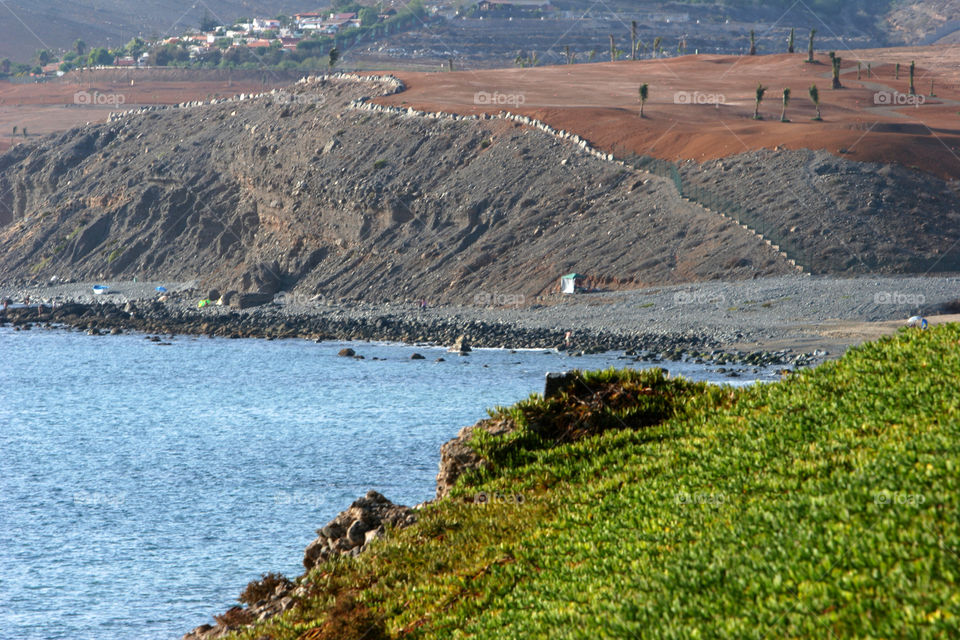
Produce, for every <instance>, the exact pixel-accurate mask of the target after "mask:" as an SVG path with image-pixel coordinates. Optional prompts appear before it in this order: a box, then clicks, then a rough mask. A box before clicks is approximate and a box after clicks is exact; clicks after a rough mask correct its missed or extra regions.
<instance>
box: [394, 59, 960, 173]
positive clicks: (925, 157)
mask: <svg viewBox="0 0 960 640" xmlns="http://www.w3.org/2000/svg"><path fill="white" fill-rule="evenodd" d="M839 55H841V57H842V58H843V63H842V68H843V76H842V79H843V84H844V88H843V89H841V90H837V91H834V90H832V89H830V61H829V58H827V56H826V55H823V54H818V55H817V61H818V64H806V63H805V62H804V59H805V52H804V54H798V55H792V56H791V55H785V54H784V55H770V56H706V55H700V56H686V57H682V58H672V59H666V60H652V61H640V62H632V61H622V62H616V63H610V62H607V63H602V64H590V65H587V64H583V65H564V66H552V67H536V68H526V69H519V68H518V69H499V70H482V71H464V72H457V73H432V74H427V73H410V72H408V73H400V74H398V75H399V76H400V77H401V78H402V79H403V80H404V82H405V83H406V84H407V86H408V87H409V91H407V92H405V93H403V94H398V95H393V96H390V97H388V98H384V99H382V100H380V102H382V103H383V104H392V105H403V106H407V105H410V106H414V107H417V108H423V109H429V110H444V111H451V112H456V113H483V112H486V113H496V112H498V111H500V110H507V111H510V112H515V113H523V114H526V115H531V116H534V117H537V118H539V119H542V120H544V121H546V122H548V123H550V124H551V125H553V126H555V127H557V128H560V129H566V130H570V131H575V132H577V133H579V134H580V135H582V136H584V137H585V138H587V139H589V140H590V141H591V142H592V143H593V144H594V146H597V147H600V148H602V149H605V150H607V151H612V152H614V153H617V154H620V155H622V154H626V153H637V154H641V155H651V156H655V157H658V158H664V159H668V160H679V159H685V160H696V161H698V162H703V161H707V160H715V159H717V158H723V157H728V156H731V155H736V154H739V153H743V152H746V151H754V150H757V149H775V148H781V149H793V150H799V149H814V150H820V149H822V150H825V151H829V152H830V153H833V154H836V155H843V157H845V158H847V159H850V160H857V161H861V162H880V163H885V164H887V163H897V164H900V165H903V166H906V167H917V168H919V169H922V170H924V171H928V172H930V173H934V174H936V175H939V176H941V177H944V178H958V177H960V152H958V150H960V120H958V119H957V111H958V109H960V52H958V51H956V50H953V49H951V48H948V47H922V48H914V49H883V50H870V51H849V50H847V51H840V52H839ZM911 60H916V62H917V74H916V82H915V86H916V89H917V91H918V92H919V93H921V94H924V95H923V96H922V104H921V105H920V106H906V105H891V104H889V103H887V104H884V100H886V99H887V97H890V99H891V101H892V100H897V101H906V100H907V99H908V96H906V95H905V94H907V93H908V90H909V86H908V85H909V83H908V70H907V69H908V66H909V63H910V61H911ZM858 62H859V63H860V65H861V79H860V80H857V63H858ZM898 62H899V63H901V72H900V78H899V80H897V79H895V75H896V67H895V64H896V63H898ZM868 65H869V66H870V73H869V74H868ZM931 81H933V82H934V93H936V97H930V96H928V95H925V94H927V93H929V90H930V86H931V84H930V83H931ZM643 83H647V84H649V87H650V99H649V101H648V103H647V105H646V108H645V114H646V116H647V117H646V118H644V119H642V120H641V119H640V118H639V117H638V116H639V107H640V105H639V99H638V88H639V87H640V85H641V84H643ZM758 83H762V84H763V85H764V86H766V87H768V91H767V93H766V97H765V100H764V102H763V104H762V105H761V109H760V114H761V116H762V117H763V120H761V121H758V120H754V119H753V117H752V116H753V113H754V106H755V99H754V97H755V90H756V87H757V84H758ZM812 84H816V85H818V87H819V90H820V99H821V103H822V112H823V118H824V120H825V122H813V121H812V118H813V116H814V115H815V110H814V106H813V104H812V102H811V101H810V99H809V97H808V95H807V90H808V88H809V87H810V86H811V85H812ZM785 87H789V88H790V89H791V90H792V100H791V102H790V106H789V109H788V111H787V115H788V118H789V119H790V120H791V122H790V123H781V122H780V113H781V97H782V90H783V89H784V88H785ZM894 92H896V95H895V94H894ZM878 95H880V96H881V97H879V98H877V96H878ZM488 97H489V98H488ZM487 101H488V102H487Z"/></svg>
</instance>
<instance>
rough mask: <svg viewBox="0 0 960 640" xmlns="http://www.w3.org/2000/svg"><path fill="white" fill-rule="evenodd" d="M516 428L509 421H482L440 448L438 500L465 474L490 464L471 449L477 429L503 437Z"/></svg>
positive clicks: (467, 428) (461, 431) (464, 429)
mask: <svg viewBox="0 0 960 640" xmlns="http://www.w3.org/2000/svg"><path fill="white" fill-rule="evenodd" d="M515 428H516V426H515V425H514V424H513V423H512V422H510V421H507V420H481V421H480V422H478V423H477V424H475V425H473V426H470V427H464V428H463V429H461V430H460V432H459V433H458V434H457V437H456V438H453V439H452V440H448V441H447V442H445V443H444V444H443V445H442V446H441V447H440V470H439V472H438V473H437V499H438V500H439V499H440V498H443V497H444V496H446V495H447V494H448V493H450V489H452V488H453V485H454V484H456V482H457V479H458V478H459V477H460V476H461V475H463V474H464V472H466V471H469V470H471V469H477V468H480V467H483V466H486V465H488V464H489V463H488V462H487V461H486V460H484V459H483V458H481V457H480V454H478V453H477V452H476V451H474V450H473V449H472V448H471V447H470V440H471V439H472V438H473V432H474V430H475V429H483V430H484V431H486V432H487V433H489V434H491V435H495V436H496V435H501V434H504V433H508V432H510V431H513V430H514V429H515Z"/></svg>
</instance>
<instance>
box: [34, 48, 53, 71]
mask: <svg viewBox="0 0 960 640" xmlns="http://www.w3.org/2000/svg"><path fill="white" fill-rule="evenodd" d="M36 58H37V62H38V63H39V64H40V66H41V67H45V66H46V65H48V64H50V60H52V59H53V55H52V54H51V53H50V52H49V51H47V50H46V49H40V50H38V51H37V55H36Z"/></svg>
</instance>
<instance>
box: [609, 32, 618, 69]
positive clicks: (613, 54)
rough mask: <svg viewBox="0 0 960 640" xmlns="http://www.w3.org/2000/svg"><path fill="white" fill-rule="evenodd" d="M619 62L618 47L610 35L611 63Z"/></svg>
mask: <svg viewBox="0 0 960 640" xmlns="http://www.w3.org/2000/svg"><path fill="white" fill-rule="evenodd" d="M616 61H617V45H616V44H615V43H614V41H613V34H612V33H611V34H610V62H616Z"/></svg>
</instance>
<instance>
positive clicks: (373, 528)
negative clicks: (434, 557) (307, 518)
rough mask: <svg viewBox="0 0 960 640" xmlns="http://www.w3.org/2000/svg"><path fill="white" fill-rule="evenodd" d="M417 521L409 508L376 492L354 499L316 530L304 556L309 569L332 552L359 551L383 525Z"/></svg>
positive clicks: (304, 562)
mask: <svg viewBox="0 0 960 640" xmlns="http://www.w3.org/2000/svg"><path fill="white" fill-rule="evenodd" d="M416 521H417V515H416V513H415V512H414V511H413V509H411V508H410V507H404V506H402V505H398V504H394V503H393V502H391V501H390V500H388V499H387V498H385V497H383V496H382V495H380V494H379V493H377V492H376V491H368V492H367V495H365V496H364V497H362V498H360V499H358V500H356V501H354V503H353V504H351V505H350V508H349V509H347V510H346V511H343V512H341V513H340V514H339V515H338V516H337V517H336V518H334V519H333V520H331V521H330V522H328V523H327V524H326V526H324V527H322V528H321V529H318V530H317V535H318V537H317V538H316V540H314V541H313V542H311V543H310V544H309V545H308V546H307V549H306V551H305V552H304V555H303V566H304V567H305V568H306V569H307V571H309V570H310V569H312V568H313V567H314V566H316V564H317V563H318V562H320V561H321V560H325V559H327V558H329V557H330V556H331V555H335V554H347V553H349V554H357V553H361V552H362V551H363V550H364V549H365V548H366V545H367V544H368V543H369V542H370V541H371V540H374V539H376V538H378V537H380V536H382V535H383V534H384V532H385V527H387V526H390V527H398V528H403V527H408V526H410V525H411V524H413V523H414V522H416Z"/></svg>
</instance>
